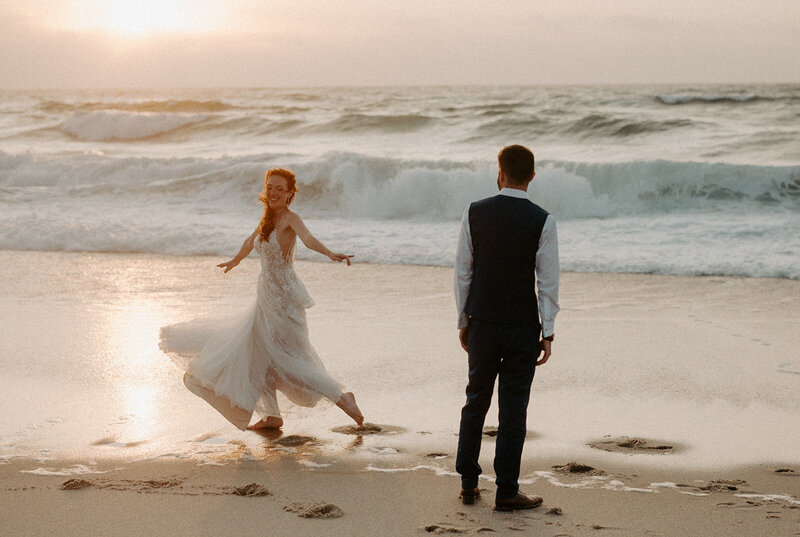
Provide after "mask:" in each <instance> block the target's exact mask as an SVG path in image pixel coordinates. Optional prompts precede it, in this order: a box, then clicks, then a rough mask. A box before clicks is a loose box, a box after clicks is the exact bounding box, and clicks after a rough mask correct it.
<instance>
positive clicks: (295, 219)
mask: <svg viewBox="0 0 800 537" xmlns="http://www.w3.org/2000/svg"><path fill="white" fill-rule="evenodd" d="M286 223H287V224H288V225H290V226H292V227H295V226H296V225H299V224H302V223H303V219H302V218H300V215H299V214H297V213H296V212H294V211H289V210H287V211H286Z"/></svg>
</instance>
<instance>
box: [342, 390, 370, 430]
mask: <svg viewBox="0 0 800 537" xmlns="http://www.w3.org/2000/svg"><path fill="white" fill-rule="evenodd" d="M336 406H338V407H339V408H341V409H342V410H344V411H345V413H346V414H347V415H348V416H350V417H351V418H353V420H355V422H356V423H357V424H359V425H363V423H364V415H363V414H362V413H361V409H360V408H358V405H357V404H356V397H355V395H353V392H347V393H343V394H342V397H341V398H340V399H339V402H338V403H336Z"/></svg>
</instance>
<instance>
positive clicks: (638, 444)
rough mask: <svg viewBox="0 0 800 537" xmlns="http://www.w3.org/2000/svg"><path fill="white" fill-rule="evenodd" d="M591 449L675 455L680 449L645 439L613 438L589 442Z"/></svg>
mask: <svg viewBox="0 0 800 537" xmlns="http://www.w3.org/2000/svg"><path fill="white" fill-rule="evenodd" d="M588 445H589V446H590V447H593V448H596V449H602V450H603V451H611V452H613V453H675V452H676V451H678V448H677V447H676V446H674V445H670V444H667V443H665V442H661V441H656V440H645V439H644V438H628V437H627V436H623V437H621V438H612V439H608V440H596V441H592V442H589V443H588Z"/></svg>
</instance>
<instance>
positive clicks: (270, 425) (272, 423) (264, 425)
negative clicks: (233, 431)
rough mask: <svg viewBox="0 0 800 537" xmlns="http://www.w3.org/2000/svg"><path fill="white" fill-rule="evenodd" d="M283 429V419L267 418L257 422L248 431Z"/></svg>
mask: <svg viewBox="0 0 800 537" xmlns="http://www.w3.org/2000/svg"><path fill="white" fill-rule="evenodd" d="M281 427H283V418H276V417H275V416H267V419H265V420H259V421H257V422H256V423H254V424H253V425H250V426H249V427H247V430H248V431H258V430H260V429H280V428H281Z"/></svg>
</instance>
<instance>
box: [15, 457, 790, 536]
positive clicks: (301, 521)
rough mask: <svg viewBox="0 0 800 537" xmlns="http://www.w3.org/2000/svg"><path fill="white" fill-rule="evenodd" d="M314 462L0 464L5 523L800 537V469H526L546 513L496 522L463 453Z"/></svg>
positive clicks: (120, 529)
mask: <svg viewBox="0 0 800 537" xmlns="http://www.w3.org/2000/svg"><path fill="white" fill-rule="evenodd" d="M302 460H304V458H303V457H298V455H297V452H295V453H288V452H285V451H284V452H281V454H280V456H278V457H277V458H275V459H272V460H266V461H264V460H235V461H228V462H225V463H219V464H218V465H207V464H206V465H201V464H198V463H196V462H194V461H177V460H171V461H163V460H162V461H140V462H130V461H129V462H124V463H121V462H119V461H116V462H115V461H102V462H96V463H95V464H90V465H89V466H88V467H87V468H88V470H87V472H91V473H83V474H73V475H35V474H30V473H22V472H24V471H27V470H26V468H29V467H30V465H31V462H33V461H11V462H8V463H7V464H4V465H2V466H0V476H2V477H1V478H0V482H1V483H2V486H0V505H1V506H2V507H0V519H1V520H2V521H3V526H4V535H9V536H16V535H48V534H52V533H54V532H58V533H59V534H60V535H86V534H95V533H97V532H100V531H107V532H109V533H113V534H115V535H154V534H159V533H161V532H163V531H166V530H169V531H170V533H171V534H173V535H198V534H200V535H206V534H208V535H210V534H236V535H243V536H247V535H263V534H264V533H265V532H267V533H269V534H270V535H318V534H320V533H324V534H325V535H331V536H338V535H342V536H345V535H368V534H373V533H374V532H376V531H380V533H381V535H390V536H393V535H398V536H403V535H425V534H429V533H432V534H450V533H453V534H466V535H478V534H484V532H491V533H492V534H497V535H516V534H518V533H519V531H527V532H532V533H534V534H537V535H538V534H544V535H572V536H581V535H597V532H598V530H606V531H607V532H611V533H613V534H614V535H625V536H640V535H647V534H653V535H664V536H681V535H737V536H741V537H749V536H753V537H756V536H761V535H767V534H771V535H797V531H798V530H797V527H798V523H799V522H800V467H798V466H795V467H793V468H791V469H790V468H776V467H771V466H752V467H745V468H737V469H729V470H728V471H725V472H717V471H692V472H681V471H677V472H664V471H653V470H652V469H651V468H648V465H647V464H646V463H645V464H642V465H640V466H638V467H637V466H629V465H624V464H623V465H621V466H619V467H613V466H609V467H605V468H597V469H595V471H593V472H590V473H583V474H581V473H569V472H566V473H563V472H558V471H555V470H554V469H553V468H552V466H553V465H557V464H559V462H558V461H543V460H536V461H530V460H528V461H526V463H525V464H524V465H523V473H524V474H530V475H533V476H534V477H533V479H528V480H523V481H524V484H522V486H521V489H522V490H524V491H526V492H528V493H529V494H537V495H541V496H543V497H544V504H543V506H542V507H540V508H537V509H534V510H530V511H515V512H511V513H498V512H495V511H493V510H492V505H493V499H494V498H493V496H494V486H493V484H492V483H490V482H487V481H485V480H482V481H481V483H480V487H481V492H482V497H481V499H479V500H478V501H477V502H476V504H475V505H472V506H465V505H461V503H460V501H459V500H458V488H459V480H458V478H457V477H455V476H452V475H449V474H448V473H447V472H448V471H452V470H451V468H449V467H451V466H452V457H450V458H449V459H445V460H447V461H448V462H447V463H446V464H444V465H442V470H441V471H438V470H436V469H435V467H437V466H438V464H437V465H431V464H430V463H428V464H427V465H422V466H421V467H419V468H417V469H415V470H414V469H408V468H405V469H397V470H396V471H374V470H373V471H370V470H364V469H363V468H362V469H359V468H356V467H355V466H354V465H344V467H343V465H337V466H335V467H325V466H323V465H324V464H325V463H319V464H320V466H318V467H316V468H311V467H308V466H306V465H303V464H301V463H300V461H302ZM82 462H83V463H86V462H87V461H82ZM436 462H437V463H441V461H436ZM567 462H569V461H563V460H562V461H560V463H561V464H565V463H567ZM74 464H81V462H79V461H67V460H62V461H48V462H47V465H48V466H50V467H52V468H53V469H57V468H64V469H68V468H69V467H74V466H72V465H74ZM83 466H86V464H83ZM432 466H433V467H432ZM777 470H781V471H782V473H781V472H776V471H777ZM789 470H791V472H789ZM593 474H594V475H593ZM531 481H532V482H531ZM248 485H249V487H248ZM237 489H239V491H238V494H237ZM242 495H244V496H247V495H251V496H252V497H243V496H242ZM331 505H333V506H335V507H336V508H337V509H335V508H333V507H331ZM42 514H44V516H42Z"/></svg>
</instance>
